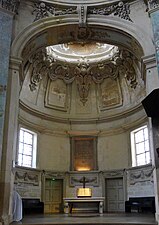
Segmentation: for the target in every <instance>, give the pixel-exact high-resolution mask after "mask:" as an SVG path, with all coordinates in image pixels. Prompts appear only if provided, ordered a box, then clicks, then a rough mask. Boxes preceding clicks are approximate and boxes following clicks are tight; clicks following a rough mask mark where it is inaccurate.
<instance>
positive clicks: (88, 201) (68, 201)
mask: <svg viewBox="0 0 159 225" xmlns="http://www.w3.org/2000/svg"><path fill="white" fill-rule="evenodd" d="M104 199H105V198H104V197H82V198H64V199H63V200H64V212H65V214H66V215H68V214H69V213H72V208H74V206H75V205H76V207H77V205H81V204H83V205H85V206H87V205H90V206H91V205H93V204H95V203H96V204H97V205H98V212H99V214H100V215H103V206H104V204H103V203H104ZM86 209H87V208H86Z"/></svg>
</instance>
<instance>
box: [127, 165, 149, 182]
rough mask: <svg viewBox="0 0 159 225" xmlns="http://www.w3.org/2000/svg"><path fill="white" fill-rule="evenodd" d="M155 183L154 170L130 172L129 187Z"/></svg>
mask: <svg viewBox="0 0 159 225" xmlns="http://www.w3.org/2000/svg"><path fill="white" fill-rule="evenodd" d="M147 181H148V182H153V169H152V168H150V169H141V170H138V171H129V172H128V182H129V185H135V184H137V183H142V182H147Z"/></svg>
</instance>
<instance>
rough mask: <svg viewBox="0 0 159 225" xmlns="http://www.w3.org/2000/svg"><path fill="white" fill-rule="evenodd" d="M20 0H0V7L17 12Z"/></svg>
mask: <svg viewBox="0 0 159 225" xmlns="http://www.w3.org/2000/svg"><path fill="white" fill-rule="evenodd" d="M19 4H20V0H1V1H0V7H2V8H4V9H6V10H8V11H10V12H13V13H18V8H19Z"/></svg>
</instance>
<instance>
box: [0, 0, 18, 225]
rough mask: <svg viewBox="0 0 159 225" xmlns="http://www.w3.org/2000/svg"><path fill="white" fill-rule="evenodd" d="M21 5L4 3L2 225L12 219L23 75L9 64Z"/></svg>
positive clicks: (0, 24)
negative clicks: (20, 85)
mask: <svg viewBox="0 0 159 225" xmlns="http://www.w3.org/2000/svg"><path fill="white" fill-rule="evenodd" d="M18 5H19V1H12V0H10V1H5V0H4V1H1V2H0V33H1V35H0V224H4V225H5V224H9V223H10V221H11V216H12V215H11V214H12V207H11V199H12V198H11V190H12V188H11V186H12V183H13V174H12V159H13V148H15V144H14V142H15V138H13V136H14V135H15V132H14V131H13V130H15V129H16V123H17V122H16V120H17V114H16V111H17V107H16V106H17V102H16V101H18V98H17V89H16V90H15V89H14V84H15V83H16V84H17V85H18V83H19V82H17V80H18V79H19V78H18V77H19V73H18V72H17V71H16V70H14V72H11V71H10V70H9V60H10V46H11V38H12V27H13V19H14V15H15V13H16V12H17V10H18V8H17V6H18ZM13 83H14V84H13ZM18 95H19V93H18ZM11 102H12V104H10V103H11ZM13 127H14V128H13Z"/></svg>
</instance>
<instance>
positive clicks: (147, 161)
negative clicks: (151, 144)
mask: <svg viewBox="0 0 159 225" xmlns="http://www.w3.org/2000/svg"><path fill="white" fill-rule="evenodd" d="M150 161H151V160H150V152H146V163H150Z"/></svg>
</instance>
